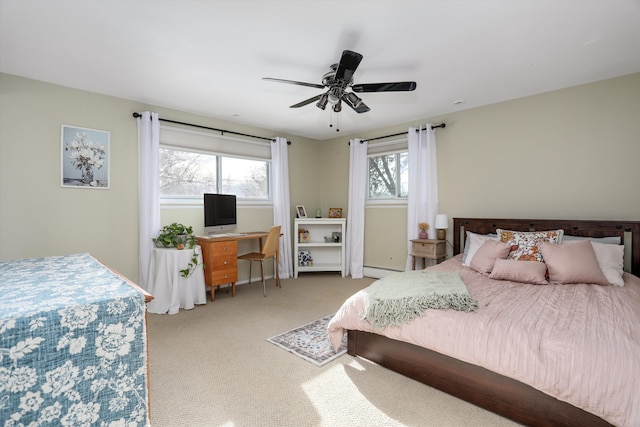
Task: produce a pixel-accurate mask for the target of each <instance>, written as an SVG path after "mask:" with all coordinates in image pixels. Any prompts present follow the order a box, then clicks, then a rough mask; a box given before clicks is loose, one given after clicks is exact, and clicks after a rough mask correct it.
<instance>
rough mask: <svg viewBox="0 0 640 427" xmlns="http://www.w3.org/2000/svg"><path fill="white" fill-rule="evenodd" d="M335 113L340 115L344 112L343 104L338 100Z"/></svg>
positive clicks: (334, 107)
mask: <svg viewBox="0 0 640 427" xmlns="http://www.w3.org/2000/svg"><path fill="white" fill-rule="evenodd" d="M333 111H334V112H336V113H339V112H340V111H342V102H341V101H340V100H339V99H338V102H336V104H335V105H334V106H333Z"/></svg>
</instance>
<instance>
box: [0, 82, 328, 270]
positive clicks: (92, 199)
mask: <svg viewBox="0 0 640 427" xmlns="http://www.w3.org/2000/svg"><path fill="white" fill-rule="evenodd" d="M145 110H150V111H156V112H158V113H159V114H160V117H166V118H171V119H173V120H178V121H184V122H190V123H196V124H201V125H205V126H210V127H216V128H221V129H226V130H231V131H237V132H243V133H248V134H252V135H258V136H264V137H272V136H284V137H287V138H288V139H289V140H290V141H292V145H291V148H290V150H289V159H290V163H291V177H297V178H296V179H290V181H291V183H290V184H291V185H290V187H291V188H290V189H291V201H292V204H305V205H307V206H312V207H314V206H320V204H321V202H320V198H321V176H322V174H323V173H324V172H323V171H322V170H321V164H320V162H316V161H308V159H317V158H318V157H319V155H320V154H319V150H320V147H319V146H318V145H317V144H316V143H315V141H311V140H308V139H305V138H300V137H296V136H292V135H286V134H280V133H278V132H274V131H271V130H266V129H258V128H254V127H251V126H243V125H239V124H235V123H231V122H226V121H223V120H216V119H211V118H206V117H201V116H195V115H193V114H189V113H185V112H181V111H175V110H170V109H166V108H161V107H157V106H149V105H144V104H140V103H137V102H133V101H129V100H126V99H120V98H114V97H110V96H104V95H100V94H96V93H90V92H86V91H80V90H75V89H70V88H66V87H62V86H57V85H52V84H47V83H44V82H39V81H35V80H30V79H24V78H20V77H16V76H11V75H7V74H1V73H0V260H10V259H18V258H31V257H42V256H53V255H64V254H71V253H81V252H89V253H91V254H92V255H93V256H95V257H96V258H98V259H100V260H102V261H103V262H104V263H106V264H108V265H110V266H112V267H114V268H115V269H117V270H118V271H120V272H121V273H122V274H124V275H125V276H127V277H129V278H130V279H132V280H134V281H137V280H138V198H137V192H138V190H137V185H138V184H137V156H138V154H137V125H136V120H135V119H133V117H132V113H133V112H134V111H145ZM62 124H66V125H73V126H79V127H86V128H92V129H100V130H106V131H109V132H110V136H111V140H110V145H111V147H110V153H111V157H110V164H111V179H110V181H111V183H110V189H108V190H91V189H86V188H62V187H61V186H60V164H61V159H60V127H61V125H62ZM314 209H315V208H314ZM238 215H239V221H240V224H239V227H240V228H241V229H244V230H267V229H268V227H269V226H270V225H272V224H273V210H272V209H271V208H246V209H244V208H243V209H240V210H239V213H238ZM292 215H294V214H293V209H292ZM161 221H162V224H163V225H164V224H168V223H171V222H174V221H178V222H183V223H185V224H190V225H193V226H194V230H195V231H196V232H197V233H198V232H201V231H202V222H203V221H202V211H201V209H173V208H172V209H163V210H162V213H161ZM245 246H247V248H246V249H247V250H249V249H251V247H250V246H249V244H247V245H245ZM241 273H242V274H244V271H242V272H241ZM241 278H242V277H241Z"/></svg>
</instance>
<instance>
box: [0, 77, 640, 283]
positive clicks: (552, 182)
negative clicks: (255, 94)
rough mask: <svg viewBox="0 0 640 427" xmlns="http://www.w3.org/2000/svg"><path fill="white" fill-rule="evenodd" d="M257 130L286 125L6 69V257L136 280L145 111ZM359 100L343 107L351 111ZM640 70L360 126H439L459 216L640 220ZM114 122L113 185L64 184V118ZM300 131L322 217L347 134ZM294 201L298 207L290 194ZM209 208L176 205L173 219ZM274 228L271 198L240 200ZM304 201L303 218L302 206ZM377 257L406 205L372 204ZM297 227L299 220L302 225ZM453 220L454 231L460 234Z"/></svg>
mask: <svg viewBox="0 0 640 427" xmlns="http://www.w3.org/2000/svg"><path fill="white" fill-rule="evenodd" d="M143 110H151V111H157V112H159V113H160V116H161V117H167V118H171V119H174V120H179V121H186V122H192V123H197V124H203V125H207V126H212V127H218V128H223V129H228V130H235V131H238V132H244V133H250V134H255V135H259V136H266V137H270V136H275V135H280V134H279V133H278V132H275V131H270V130H265V129H257V128H253V127H250V126H242V125H238V124H235V123H231V122H226V121H223V120H216V119H211V118H206V117H200V116H195V115H192V114H189V113H185V112H180V111H175V110H169V109H164V108H160V107H155V106H148V105H143V104H139V103H136V102H132V101H128V100H124V99H119V98H113V97H108V96H104V95H99V94H95V93H89V92H84V91H79V90H74V89H69V88H64V87H60V86H56V85H51V84H47V83H42V82H37V81H33V80H28V79H23V78H19V77H15V76H10V75H6V74H0V260H7V259H16V258H24V257H39V256H49V255H61V254H68V253H77V252H90V253H91V254H93V255H94V256H96V257H97V258H99V259H101V260H103V261H104V262H105V263H107V264H109V265H111V266H113V267H114V268H116V269H117V270H119V271H120V272H122V273H123V274H124V275H126V276H127V277H129V278H132V279H133V280H137V276H138V267H137V257H138V255H137V250H138V243H137V227H138V226H137V224H138V222H137V221H138V220H137V209H138V207H137V171H136V169H137V166H136V165H137V148H136V144H137V128H136V122H135V120H134V119H133V118H132V117H131V114H132V113H133V112H134V111H143ZM346 113H348V112H345V114H346ZM639 117H640V74H634V75H631V76H626V77H621V78H617V79H611V80H606V81H602V82H597V83H593V84H589V85H584V86H578V87H574V88H568V89H564V90H560V91H555V92H550V93H546V94H542V95H536V96H532V97H527V98H522V99H518V100H514V101H509V102H504V103H500V104H495V105H491V106H487V107H482V108H476V109H470V110H466V111H460V112H457V113H453V114H447V115H444V116H440V117H435V118H428V119H427V118H425V119H424V120H421V121H416V122H412V123H404V124H398V125H395V126H392V127H387V128H384V129H377V130H375V131H371V132H367V133H364V134H362V135H356V136H358V137H363V138H371V137H376V136H380V135H386V134H390V133H396V132H403V131H406V129H407V128H408V127H409V126H417V125H419V124H420V123H422V124H424V123H426V122H427V121H428V122H432V123H440V122H446V123H447V128H446V129H441V130H438V177H439V193H440V211H441V212H443V213H447V214H449V217H450V218H452V217H454V216H483V217H546V218H595V219H627V220H640V185H639V184H640V168H639V167H638V160H639V159H640V120H639V119H638V118H639ZM62 124H68V125H75V126H82V127H88V128H95V129H101V130H108V131H110V132H111V189H110V190H87V189H70V188H61V187H60V125H62ZM281 136H285V137H287V138H289V139H290V140H291V141H292V145H291V147H290V150H289V167H290V184H291V203H292V205H296V204H303V205H305V207H306V208H307V212H308V213H309V214H310V215H313V214H314V213H315V209H316V208H317V207H321V208H322V211H323V214H324V215H325V216H326V213H327V209H328V208H330V207H342V208H343V209H344V214H345V215H346V213H347V212H346V208H347V195H348V188H347V186H348V165H349V160H348V158H349V147H348V144H347V142H348V140H349V139H350V138H353V137H355V136H354V135H343V136H340V137H338V138H335V139H332V140H328V141H312V140H308V139H304V138H300V137H295V136H290V135H281ZM292 207H293V206H292ZM201 215H202V214H201V212H200V211H199V210H197V209H196V210H194V209H190V210H189V209H164V210H163V211H162V223H163V224H164V223H169V222H173V221H180V222H185V223H192V224H193V225H194V227H195V228H196V230H198V224H199V223H200V221H201V219H200V218H201ZM239 215H240V221H241V225H240V226H241V228H242V229H245V230H251V229H265V228H266V227H267V225H270V224H271V221H272V216H271V215H272V214H271V210H270V209H259V208H253V209H249V208H247V209H241V210H240V212H239ZM294 216H295V215H294V213H293V209H292V218H293V217H294ZM366 216H367V217H366V229H365V233H366V235H365V264H366V265H368V266H373V267H381V268H390V269H398V270H401V269H403V268H404V264H405V259H406V226H407V225H406V219H405V218H406V210H405V209H403V208H397V207H396V208H375V209H374V208H371V209H367V210H366ZM294 232H295V231H294ZM451 235H452V233H451V230H450V232H449V234H448V238H449V240H451Z"/></svg>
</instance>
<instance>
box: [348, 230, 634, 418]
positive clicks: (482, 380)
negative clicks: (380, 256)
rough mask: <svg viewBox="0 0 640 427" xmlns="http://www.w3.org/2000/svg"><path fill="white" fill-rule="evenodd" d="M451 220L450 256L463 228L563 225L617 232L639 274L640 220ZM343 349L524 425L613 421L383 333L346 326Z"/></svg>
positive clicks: (590, 233)
mask: <svg viewBox="0 0 640 427" xmlns="http://www.w3.org/2000/svg"><path fill="white" fill-rule="evenodd" d="M453 225H454V237H453V239H454V240H453V254H454V255H457V254H459V253H461V252H462V249H463V248H464V237H465V236H466V233H465V231H470V232H473V233H478V234H489V233H495V231H496V228H502V229H507V230H517V231H536V230H537V231H542V230H554V229H560V228H561V229H563V230H564V231H565V234H567V235H574V236H584V237H605V236H620V238H621V241H622V242H623V243H625V242H626V246H630V247H631V272H633V274H635V275H637V276H640V221H591V220H549V219H538V220H529V219H488V218H454V219H453ZM629 237H631V244H630V245H629ZM625 256H626V253H625ZM347 351H348V353H349V354H350V355H352V356H360V357H363V358H365V359H368V360H371V361H372V362H375V363H377V364H379V365H381V366H384V367H386V368H388V369H390V370H392V371H394V372H398V373H400V374H403V375H405V376H407V377H409V378H412V379H415V380H417V381H420V382H422V383H424V384H427V385H429V386H431V387H434V388H437V389H439V390H442V391H444V392H446V393H448V394H451V395H453V396H456V397H458V398H460V399H463V400H466V401H468V402H470V403H473V404H475V405H477V406H480V407H482V408H484V409H487V410H489V411H491V412H494V413H496V414H499V415H502V416H504V417H506V418H509V419H512V420H514V421H517V422H519V423H522V424H525V425H530V426H550V427H551V426H553V427H558V426H594V427H595V426H611V424H609V423H608V422H606V421H604V420H603V419H601V418H600V417H597V416H595V415H593V414H591V413H588V412H586V411H584V410H582V409H579V408H577V407H575V406H572V405H570V404H568V403H566V402H562V401H560V400H558V399H555V398H554V397H551V396H549V395H547V394H545V393H542V392H541V391H539V390H537V389H534V388H533V387H531V386H529V385H526V384H524V383H521V382H519V381H516V380H513V379H511V378H507V377H504V376H502V375H499V374H496V373H495V372H493V371H489V370H487V369H484V368H482V367H479V366H477V365H473V364H470V363H466V362H462V361H460V360H457V359H454V358H452V357H449V356H445V355H442V354H440V353H437V352H435V351H432V350H428V349H425V348H422V347H418V346H415V345H413V344H409V343H405V342H402V341H397V340H393V339H390V338H386V337H384V336H382V335H377V334H373V333H369V332H362V331H354V330H349V331H348V350H347Z"/></svg>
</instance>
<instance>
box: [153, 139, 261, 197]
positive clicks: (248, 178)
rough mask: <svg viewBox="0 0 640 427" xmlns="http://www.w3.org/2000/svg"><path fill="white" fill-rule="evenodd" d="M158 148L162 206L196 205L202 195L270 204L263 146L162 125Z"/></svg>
mask: <svg viewBox="0 0 640 427" xmlns="http://www.w3.org/2000/svg"><path fill="white" fill-rule="evenodd" d="M160 144H161V146H160V160H159V167H160V199H161V202H162V203H181V202H187V203H189V202H197V203H201V201H202V194H203V193H224V194H235V195H236V196H237V197H238V200H239V201H242V200H244V201H263V202H270V201H271V185H270V182H271V180H270V166H271V161H270V155H271V151H270V147H269V144H268V143H266V144H265V143H254V142H250V141H245V140H237V139H233V138H227V137H221V136H218V135H211V134H206V133H200V132H192V131H187V130H184V129H176V128H164V127H161V131H160Z"/></svg>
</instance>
